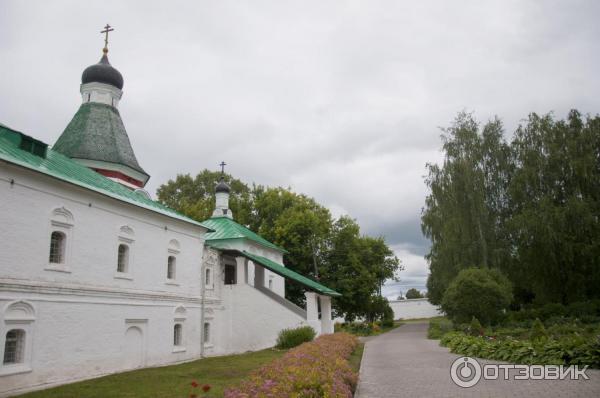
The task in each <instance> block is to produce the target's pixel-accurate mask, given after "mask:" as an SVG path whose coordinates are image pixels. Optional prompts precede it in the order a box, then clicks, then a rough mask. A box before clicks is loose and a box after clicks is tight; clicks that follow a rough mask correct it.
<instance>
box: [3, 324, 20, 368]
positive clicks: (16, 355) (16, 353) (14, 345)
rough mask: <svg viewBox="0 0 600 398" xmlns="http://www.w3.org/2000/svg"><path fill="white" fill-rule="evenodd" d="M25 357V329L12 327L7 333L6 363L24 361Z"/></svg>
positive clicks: (5, 344) (5, 345)
mask: <svg viewBox="0 0 600 398" xmlns="http://www.w3.org/2000/svg"><path fill="white" fill-rule="evenodd" d="M24 358H25V331H24V330H23V329H12V330H9V331H8V332H7V333H6V340H5V343H4V364H5V365H11V364H16V363H23V362H24Z"/></svg>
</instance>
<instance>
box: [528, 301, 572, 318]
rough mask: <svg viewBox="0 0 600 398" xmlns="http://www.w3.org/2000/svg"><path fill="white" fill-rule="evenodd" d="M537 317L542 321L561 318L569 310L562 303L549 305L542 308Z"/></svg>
mask: <svg viewBox="0 0 600 398" xmlns="http://www.w3.org/2000/svg"><path fill="white" fill-rule="evenodd" d="M537 312H538V313H537V315H538V316H537V317H536V318H539V319H541V320H544V321H545V320H546V319H550V318H552V317H561V316H565V315H566V313H567V310H566V308H565V306H564V305H562V304H560V303H548V304H546V305H544V306H542V307H540V308H539V309H538V311H537Z"/></svg>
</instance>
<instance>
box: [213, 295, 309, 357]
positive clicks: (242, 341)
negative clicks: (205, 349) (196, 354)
mask: <svg viewBox="0 0 600 398" xmlns="http://www.w3.org/2000/svg"><path fill="white" fill-rule="evenodd" d="M222 299H223V301H222V303H223V311H222V312H221V314H219V316H220V317H221V319H222V320H223V321H222V322H218V323H217V324H218V337H217V338H218V341H215V342H214V344H215V349H214V351H213V353H214V354H226V353H239V352H245V351H248V350H251V351H254V350H261V349H264V348H268V347H272V346H274V345H275V342H276V340H277V335H278V333H279V331H280V330H282V329H286V328H294V327H298V326H302V325H306V324H307V323H306V320H305V319H304V318H302V317H301V316H299V315H298V314H296V313H294V312H292V311H291V310H289V309H287V308H286V307H284V306H282V305H281V304H279V303H278V302H276V301H275V300H273V299H272V298H270V297H268V296H267V295H265V294H263V293H261V292H260V291H258V290H257V289H255V288H254V287H252V286H250V285H246V284H238V285H226V286H223V287H222Z"/></svg>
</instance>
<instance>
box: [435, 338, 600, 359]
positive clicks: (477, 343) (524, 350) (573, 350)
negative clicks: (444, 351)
mask: <svg viewBox="0 0 600 398" xmlns="http://www.w3.org/2000/svg"><path fill="white" fill-rule="evenodd" d="M440 344H441V345H443V346H446V347H448V348H450V351H452V352H453V353H455V354H459V355H466V356H472V357H479V358H488V359H495V360H499V361H507V362H513V363H518V364H535V365H567V366H568V365H579V366H585V365H588V366H589V367H591V368H599V367H600V341H599V339H593V340H592V339H586V338H584V337H582V336H578V335H573V336H569V337H563V338H560V339H551V340H550V339H543V340H539V341H531V340H516V339H512V338H505V339H491V338H486V337H474V336H468V335H466V334H464V333H462V332H450V333H446V334H445V335H444V337H443V338H442V340H441V341H440Z"/></svg>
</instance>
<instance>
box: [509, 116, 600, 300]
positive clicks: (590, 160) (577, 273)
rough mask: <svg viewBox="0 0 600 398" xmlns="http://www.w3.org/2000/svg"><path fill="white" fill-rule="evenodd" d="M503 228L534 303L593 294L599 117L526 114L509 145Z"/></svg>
mask: <svg viewBox="0 0 600 398" xmlns="http://www.w3.org/2000/svg"><path fill="white" fill-rule="evenodd" d="M512 152H513V161H514V164H515V173H514V176H513V178H512V181H511V184H510V198H511V207H512V209H513V211H512V216H511V219H510V229H511V233H512V235H513V236H514V247H515V248H516V253H515V255H516V258H518V260H519V261H518V266H519V267H521V268H522V270H523V271H522V275H521V280H523V282H524V284H525V287H524V290H529V291H530V296H532V297H535V301H536V302H537V303H539V304H543V303H547V302H552V301H558V302H562V303H563V304H568V303H572V302H575V301H582V300H585V299H587V298H597V297H600V220H599V218H600V118H599V117H595V118H593V119H592V118H589V117H588V118H587V119H585V120H584V119H583V118H582V116H581V115H580V114H579V112H577V111H571V113H570V114H569V116H568V118H567V120H564V121H563V120H560V121H555V120H554V119H553V118H552V115H546V116H543V117H540V116H538V115H536V114H531V115H530V116H529V119H528V121H527V124H525V125H523V126H520V127H519V129H518V130H517V132H516V133H515V138H514V140H513V143H512Z"/></svg>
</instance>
